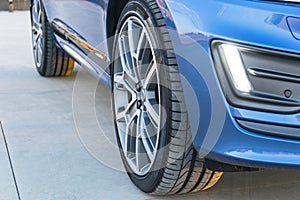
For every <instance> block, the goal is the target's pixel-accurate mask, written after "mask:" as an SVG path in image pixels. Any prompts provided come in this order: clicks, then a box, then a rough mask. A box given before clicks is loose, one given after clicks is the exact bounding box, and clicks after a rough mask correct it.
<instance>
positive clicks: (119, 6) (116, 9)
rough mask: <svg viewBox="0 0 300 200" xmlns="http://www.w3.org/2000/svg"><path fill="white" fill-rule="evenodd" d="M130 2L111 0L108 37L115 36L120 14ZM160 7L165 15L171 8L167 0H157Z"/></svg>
mask: <svg viewBox="0 0 300 200" xmlns="http://www.w3.org/2000/svg"><path fill="white" fill-rule="evenodd" d="M128 2H129V0H110V1H109V3H108V7H107V22H106V30H107V38H111V37H113V35H114V34H115V31H116V28H117V24H118V21H119V18H120V15H121V13H122V11H123V9H124V7H125V5H126V4H127V3H128ZM156 3H157V5H158V7H159V8H160V9H161V11H162V14H163V16H164V17H169V16H166V15H165V13H166V10H169V9H168V7H167V4H166V2H165V0H156ZM109 41H110V44H108V47H109V57H111V55H112V46H113V44H112V40H109Z"/></svg>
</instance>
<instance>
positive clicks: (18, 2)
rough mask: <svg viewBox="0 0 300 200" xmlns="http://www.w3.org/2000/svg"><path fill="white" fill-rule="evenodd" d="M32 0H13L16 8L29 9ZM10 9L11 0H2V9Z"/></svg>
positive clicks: (0, 9) (0, 5)
mask: <svg viewBox="0 0 300 200" xmlns="http://www.w3.org/2000/svg"><path fill="white" fill-rule="evenodd" d="M29 6H30V0H13V7H14V8H13V9H14V10H29ZM4 10H9V0H0V11H4Z"/></svg>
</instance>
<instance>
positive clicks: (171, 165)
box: [112, 0, 222, 195]
mask: <svg viewBox="0 0 300 200" xmlns="http://www.w3.org/2000/svg"><path fill="white" fill-rule="evenodd" d="M132 16H134V17H136V18H139V19H140V20H142V21H144V22H145V21H146V19H147V22H145V24H147V25H148V26H149V27H153V29H152V30H153V31H152V33H153V34H154V37H155V40H156V41H157V46H158V47H159V48H160V49H156V50H155V52H156V56H157V62H158V63H159V68H158V76H159V79H160V81H161V84H160V85H159V87H160V90H159V91H160V95H161V101H160V104H161V106H162V107H163V108H165V110H166V112H165V113H162V114H161V115H162V116H160V118H161V119H166V121H165V123H164V125H163V127H161V129H160V136H159V147H158V153H157V154H156V158H155V161H154V163H153V166H152V169H151V170H149V172H148V173H147V174H143V175H140V174H138V173H136V172H135V171H134V170H133V169H132V167H131V166H130V164H129V161H128V159H127V158H126V155H125V153H124V149H123V146H122V143H121V138H120V133H119V131H120V129H119V126H118V122H117V118H116V116H117V114H116V112H118V110H117V109H118V108H117V107H116V105H115V104H116V100H115V98H116V97H115V87H116V86H115V85H114V84H115V80H114V77H115V74H116V73H118V70H116V68H118V67H119V66H118V65H119V64H120V61H118V57H119V55H117V54H118V53H117V52H118V50H117V48H118V47H117V44H118V40H119V39H118V37H119V36H118V35H120V34H121V33H120V31H121V29H122V27H123V25H124V23H125V22H126V20H127V19H128V18H129V17H132ZM149 19H150V20H149ZM154 27H155V28H154ZM116 35H117V36H116V37H115V43H114V52H113V54H114V57H113V58H115V61H114V63H113V67H112V79H113V80H112V91H113V108H114V109H113V110H114V120H115V128H116V135H117V140H118V144H119V147H120V153H121V157H122V160H123V163H124V166H125V168H126V170H127V172H128V175H129V177H130V179H131V180H132V182H133V183H134V184H135V185H136V186H137V187H138V188H139V189H141V190H142V191H144V192H146V193H149V194H153V195H170V194H178V193H179V194H183V193H189V192H196V191H200V190H206V189H208V188H210V187H212V186H213V185H215V184H216V183H217V181H218V180H219V179H220V177H221V175H222V172H215V171H211V170H209V169H207V168H206V166H205V162H204V159H201V158H199V156H198V152H197V151H196V150H195V149H194V147H193V145H192V134H191V132H190V126H189V120H188V114H187V110H186V106H185V100H184V95H183V89H182V86H181V79H180V75H179V71H178V67H177V63H176V57H175V54H174V50H173V47H172V43H171V39H170V36H169V32H168V30H167V28H166V24H165V22H164V18H163V16H162V14H161V11H160V9H159V7H158V6H157V3H156V1H155V0H131V1H129V2H128V4H127V5H126V6H125V8H124V10H123V12H122V14H121V16H120V20H119V22H118V25H117V30H116ZM160 121H162V120H160ZM126 134H129V133H126ZM130 135H132V134H130ZM136 159H137V158H136Z"/></svg>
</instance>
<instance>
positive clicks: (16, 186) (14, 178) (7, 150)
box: [0, 121, 21, 200]
mask: <svg viewBox="0 0 300 200" xmlns="http://www.w3.org/2000/svg"><path fill="white" fill-rule="evenodd" d="M0 128H1V132H2V136H3V139H4V144H5V148H6V152H7V157H8V160H9V165H10V169H11V173H12V176H13V180H14V183H15V188H16V192H17V195H18V199H19V200H21V196H20V192H19V188H18V184H17V179H16V175H15V172H14V168H13V164H12V160H11V157H10V153H9V148H8V144H7V140H6V136H5V133H4V129H3V125H2V121H0Z"/></svg>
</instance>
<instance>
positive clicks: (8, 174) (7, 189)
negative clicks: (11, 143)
mask: <svg viewBox="0 0 300 200" xmlns="http://www.w3.org/2000/svg"><path fill="white" fill-rule="evenodd" d="M0 123H1V122H0ZM0 199H1V200H5V199H12V200H17V199H18V195H17V188H16V185H15V182H14V178H13V171H12V168H11V165H10V160H9V151H8V148H7V146H6V142H5V135H4V133H3V132H2V128H1V125H0Z"/></svg>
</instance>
